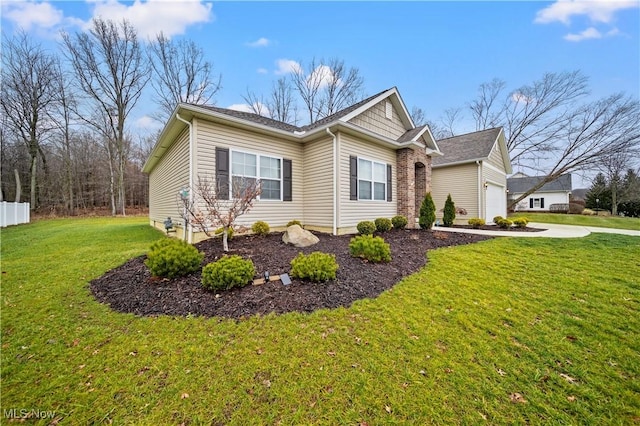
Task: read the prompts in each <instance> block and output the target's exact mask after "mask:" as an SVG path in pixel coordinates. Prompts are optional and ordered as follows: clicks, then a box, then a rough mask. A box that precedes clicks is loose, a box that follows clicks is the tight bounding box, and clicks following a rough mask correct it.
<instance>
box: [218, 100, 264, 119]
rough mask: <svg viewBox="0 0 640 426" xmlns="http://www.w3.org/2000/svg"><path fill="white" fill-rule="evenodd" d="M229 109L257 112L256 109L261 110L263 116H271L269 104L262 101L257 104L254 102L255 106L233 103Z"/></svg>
mask: <svg viewBox="0 0 640 426" xmlns="http://www.w3.org/2000/svg"><path fill="white" fill-rule="evenodd" d="M227 109H232V110H234V111H241V112H250V113H255V111H260V115H262V116H263V117H268V116H269V108H267V106H266V105H265V104H263V103H261V102H256V103H255V104H253V108H251V105H249V104H233V105H230V106H228V107H227Z"/></svg>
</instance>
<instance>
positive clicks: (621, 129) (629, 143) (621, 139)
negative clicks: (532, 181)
mask: <svg viewBox="0 0 640 426" xmlns="http://www.w3.org/2000/svg"><path fill="white" fill-rule="evenodd" d="M564 124H565V127H564V131H562V132H560V131H557V132H556V138H554V139H553V140H550V141H549V143H548V144H546V145H545V146H546V152H547V153H548V155H547V156H546V157H544V158H542V159H541V160H540V161H541V162H542V163H544V164H539V166H538V167H540V168H542V167H544V169H545V170H547V173H546V176H545V177H544V179H541V180H540V181H539V183H538V184H537V185H536V186H535V187H533V188H530V189H529V190H528V191H526V192H525V193H524V194H522V195H521V196H520V197H518V198H517V199H515V200H512V201H511V205H514V204H516V203H518V202H519V201H520V200H522V199H524V198H525V197H527V196H528V195H530V194H532V193H534V192H535V191H537V190H538V189H539V188H541V187H542V186H543V185H544V184H546V183H548V182H551V181H553V180H555V179H557V178H558V177H559V176H560V175H562V174H565V173H569V172H571V171H573V170H580V169H585V168H598V167H601V166H602V162H603V161H604V160H605V159H607V158H611V157H612V156H615V155H618V154H620V155H622V156H624V155H628V154H629V153H633V152H638V151H637V150H638V147H639V145H640V102H639V101H638V100H637V99H631V98H629V97H625V96H624V95H623V94H616V95H612V96H609V97H606V98H603V99H600V100H597V101H594V102H591V103H587V104H584V105H582V106H580V107H579V108H576V109H575V110H573V111H571V112H567V113H566V114H565V119H564ZM540 152H542V151H540Z"/></svg>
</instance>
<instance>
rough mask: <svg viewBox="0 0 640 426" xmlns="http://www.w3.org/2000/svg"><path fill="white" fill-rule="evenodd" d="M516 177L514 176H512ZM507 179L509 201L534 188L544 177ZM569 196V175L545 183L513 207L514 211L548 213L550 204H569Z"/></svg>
mask: <svg viewBox="0 0 640 426" xmlns="http://www.w3.org/2000/svg"><path fill="white" fill-rule="evenodd" d="M514 176H516V175H514ZM517 176H518V177H510V178H508V179H507V190H508V191H509V195H508V198H509V201H511V200H515V199H518V198H519V197H520V196H521V195H522V194H524V193H525V192H527V191H528V190H529V189H531V188H533V187H534V186H536V185H537V184H538V183H539V182H540V181H542V179H544V176H526V175H523V174H522V173H518V174H517ZM570 195H571V174H569V173H568V174H565V175H561V176H560V177H559V178H558V179H556V180H554V181H552V182H547V183H545V184H544V185H543V186H542V187H541V188H540V189H538V190H537V191H536V192H534V193H532V194H529V195H527V196H526V197H525V198H523V199H522V200H520V201H519V202H518V204H516V205H515V206H514V207H513V210H514V211H541V212H542V211H549V206H551V205H552V204H569V196H570Z"/></svg>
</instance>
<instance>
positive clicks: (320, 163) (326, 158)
mask: <svg viewBox="0 0 640 426" xmlns="http://www.w3.org/2000/svg"><path fill="white" fill-rule="evenodd" d="M332 158H333V138H330V137H329V138H325V139H321V140H316V141H312V142H307V143H306V144H305V145H304V162H305V164H304V194H305V197H304V218H302V217H300V218H299V219H300V220H301V221H302V222H303V224H304V225H305V226H310V227H316V228H333V161H332Z"/></svg>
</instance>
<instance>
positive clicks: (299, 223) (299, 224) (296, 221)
mask: <svg viewBox="0 0 640 426" xmlns="http://www.w3.org/2000/svg"><path fill="white" fill-rule="evenodd" d="M293 225H298V226H299V227H300V228H302V222H300V221H299V220H298V219H293V220H290V221H289V222H287V228H288V227H290V226H293Z"/></svg>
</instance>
